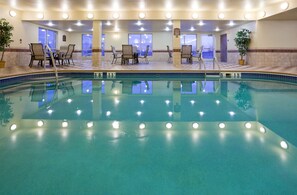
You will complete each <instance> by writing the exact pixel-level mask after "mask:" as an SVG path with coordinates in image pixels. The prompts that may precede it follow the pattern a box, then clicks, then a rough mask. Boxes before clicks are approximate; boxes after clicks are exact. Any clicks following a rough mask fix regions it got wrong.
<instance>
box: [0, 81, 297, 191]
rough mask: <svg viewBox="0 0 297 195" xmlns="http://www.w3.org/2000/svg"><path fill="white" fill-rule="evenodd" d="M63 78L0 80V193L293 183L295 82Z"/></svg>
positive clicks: (284, 186)
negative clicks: (2, 83)
mask: <svg viewBox="0 0 297 195" xmlns="http://www.w3.org/2000/svg"><path fill="white" fill-rule="evenodd" d="M61 80H62V81H61V82H60V83H55V82H52V81H41V82H40V81H32V82H28V83H26V84H20V85H15V86H13V87H11V88H3V89H2V90H1V93H0V94H3V96H0V101H4V100H5V101H7V103H6V104H4V103H1V104H0V106H1V111H0V112H8V111H9V112H10V114H6V116H9V117H8V118H9V119H5V120H6V123H7V124H9V125H7V126H6V127H0V140H1V143H0V158H1V159H2V163H1V164H2V165H1V169H0V183H2V184H3V185H2V188H0V193H1V194H7V192H12V193H14V194H21V193H27V194H30V193H36V194H40V193H42V192H45V191H46V192H47V193H50V194H57V193H71V192H72V191H73V193H83V192H88V193H92V194H98V193H99V194H100V193H101V194H102V193H103V194H110V193H114V194H132V193H134V194H135V191H137V193H139V192H143V193H149V194H160V193H161V194H193V193H197V192H201V193H202V194H208V193H209V194H218V193H222V194H228V193H236V194H240V193H242V192H246V193H249V194H258V193H260V194H261V193H262V194H263V193H264V194H265V193H266V194H271V193H286V194H290V193H294V192H295V186H296V184H297V183H296V181H297V170H296V162H297V150H296V147H295V146H296V144H297V133H296V126H297V121H296V117H295V116H296V113H297V112H296V111H297V110H296V109H297V86H296V85H294V84H284V83H278V82H269V83H268V82H266V81H247V80H246V81H244V82H243V81H241V80H220V79H216V80H204V79H202V80H201V79H200V80H199V79H194V78H189V79H182V80H181V79H170V80H160V78H159V79H155V80H154V79H147V80H143V79H137V80H131V79H121V80H117V79H112V80H108V79H107V80H92V79H84V80H82V79H69V78H65V79H61ZM4 94H5V95H4ZM2 97H3V98H2ZM7 105H9V108H7ZM1 116H3V115H1ZM6 118H7V117H6ZM1 120H3V119H2V118H1ZM12 124H16V129H15V130H14V131H9V128H7V127H10V126H11V125H12ZM280 178H286V182H279V180H280ZM36 181H38V182H36ZM214 183H215V184H216V188H213V184H214ZM276 183H277V184H278V185H274V184H276ZM15 184H18V185H16V187H15ZM50 186H55V189H53V188H51V187H50ZM92 186H95V187H92ZM125 186H128V187H127V188H126V187H125ZM143 186H150V187H149V188H145V187H143ZM267 186H269V187H267ZM11 190H12V191H11ZM44 190H45V191H44ZM55 190H56V191H55Z"/></svg>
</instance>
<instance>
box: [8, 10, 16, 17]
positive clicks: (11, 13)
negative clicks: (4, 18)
mask: <svg viewBox="0 0 297 195" xmlns="http://www.w3.org/2000/svg"><path fill="white" fill-rule="evenodd" d="M9 15H10V16H11V17H15V16H16V15H17V14H16V12H15V11H13V10H10V11H9Z"/></svg>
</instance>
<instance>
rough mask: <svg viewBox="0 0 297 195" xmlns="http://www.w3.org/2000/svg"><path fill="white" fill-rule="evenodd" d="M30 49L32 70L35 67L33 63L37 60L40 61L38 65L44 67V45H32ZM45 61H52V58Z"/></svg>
mask: <svg viewBox="0 0 297 195" xmlns="http://www.w3.org/2000/svg"><path fill="white" fill-rule="evenodd" d="M29 49H30V52H31V59H30V63H29V67H30V68H31V67H32V65H33V62H34V61H36V60H37V61H38V65H41V66H43V61H44V55H45V52H44V49H43V45H42V43H30V44H29ZM45 59H46V60H50V57H46V58H45Z"/></svg>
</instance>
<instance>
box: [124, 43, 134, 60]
mask: <svg viewBox="0 0 297 195" xmlns="http://www.w3.org/2000/svg"><path fill="white" fill-rule="evenodd" d="M122 52H123V58H131V57H133V47H132V45H122Z"/></svg>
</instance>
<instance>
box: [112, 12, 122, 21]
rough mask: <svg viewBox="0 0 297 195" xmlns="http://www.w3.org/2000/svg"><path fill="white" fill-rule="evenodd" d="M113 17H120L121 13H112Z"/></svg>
mask: <svg viewBox="0 0 297 195" xmlns="http://www.w3.org/2000/svg"><path fill="white" fill-rule="evenodd" d="M112 18H113V19H115V20H117V19H119V18H120V14H119V13H118V12H114V13H113V14H112Z"/></svg>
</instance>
